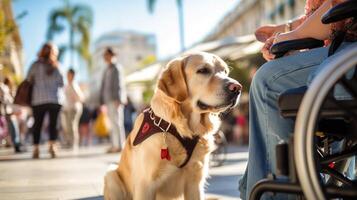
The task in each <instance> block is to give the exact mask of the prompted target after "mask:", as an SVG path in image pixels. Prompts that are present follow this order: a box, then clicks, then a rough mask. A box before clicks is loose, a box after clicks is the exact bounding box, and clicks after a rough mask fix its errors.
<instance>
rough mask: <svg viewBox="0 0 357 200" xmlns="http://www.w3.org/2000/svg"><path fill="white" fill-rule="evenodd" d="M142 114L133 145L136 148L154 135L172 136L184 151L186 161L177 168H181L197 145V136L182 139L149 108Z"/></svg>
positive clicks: (173, 128)
mask: <svg viewBox="0 0 357 200" xmlns="http://www.w3.org/2000/svg"><path fill="white" fill-rule="evenodd" d="M143 114H144V120H143V122H142V123H141V126H140V129H139V132H138V134H137V135H136V137H135V139H134V142H133V145H134V146H136V145H138V144H140V143H142V142H143V141H144V140H146V139H147V138H149V137H150V136H152V135H154V134H157V133H164V134H165V133H169V134H171V135H173V136H174V137H175V138H176V139H177V140H178V141H179V142H180V143H181V145H182V147H183V148H184V149H185V150H186V159H185V160H184V162H183V163H182V164H181V165H180V166H179V168H183V167H184V166H185V165H186V164H187V163H188V161H189V160H190V158H191V156H192V153H193V150H194V149H195V147H196V144H197V143H198V139H199V137H198V136H194V137H192V138H187V137H182V136H181V135H180V134H179V133H178V131H177V129H176V127H175V126H174V125H173V124H172V123H170V122H167V121H166V120H164V119H162V118H161V117H158V116H156V115H155V113H154V111H153V110H152V109H151V108H148V109H146V110H144V111H143ZM166 151H167V149H166ZM165 153H166V154H167V156H169V154H168V152H165ZM161 156H162V155H161ZM168 160H169V159H168Z"/></svg>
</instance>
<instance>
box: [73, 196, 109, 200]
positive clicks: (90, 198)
mask: <svg viewBox="0 0 357 200" xmlns="http://www.w3.org/2000/svg"><path fill="white" fill-rule="evenodd" d="M102 199H103V196H95V197H86V198H80V199H78V200H102Z"/></svg>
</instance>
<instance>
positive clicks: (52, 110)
mask: <svg viewBox="0 0 357 200" xmlns="http://www.w3.org/2000/svg"><path fill="white" fill-rule="evenodd" d="M57 57H58V48H57V46H56V45H54V44H52V43H46V44H44V45H43V47H42V49H41V51H40V52H39V54H38V59H37V61H35V62H34V63H33V64H32V65H31V68H30V70H29V72H28V75H27V80H28V81H30V82H31V83H32V84H33V88H32V98H31V107H32V113H33V117H34V119H35V122H34V125H33V127H32V131H33V144H34V150H33V156H32V157H33V158H35V159H36V158H39V155H40V151H39V143H40V137H41V129H42V123H43V119H44V117H45V115H46V113H49V133H50V137H49V139H50V141H49V153H50V155H51V157H52V158H55V157H56V152H55V148H54V144H55V142H56V140H57V134H58V133H57V118H58V114H59V111H60V110H61V104H60V96H61V95H60V92H61V88H62V87H63V76H62V74H61V72H60V70H59V69H58V68H59V63H58V60H57Z"/></svg>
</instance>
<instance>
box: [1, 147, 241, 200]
mask: <svg viewBox="0 0 357 200" xmlns="http://www.w3.org/2000/svg"><path fill="white" fill-rule="evenodd" d="M106 148H107V146H95V147H89V148H82V149H80V150H79V151H78V152H73V151H69V150H59V152H58V158H56V159H51V158H50V155H49V154H48V153H47V149H46V147H45V146H43V147H42V148H41V159H39V160H33V159H31V152H27V153H23V154H16V155H15V154H13V153H12V149H0V199H1V200H7V199H9V200H10V199H11V200H14V199H21V200H27V199H32V200H45V199H46V200H47V199H82V200H98V199H103V196H102V194H103V193H102V188H103V176H104V174H105V172H106V171H107V170H108V169H109V168H110V167H111V166H113V165H114V164H115V163H116V162H117V161H118V160H119V154H105V153H104V152H105V150H106ZM247 159H248V152H247V148H246V147H235V146H232V145H230V146H229V147H228V154H227V158H226V161H225V162H224V164H223V165H222V166H220V167H213V168H211V169H210V178H209V179H208V184H207V186H206V191H205V192H206V194H207V195H206V199H207V200H215V199H219V200H230V199H239V198H238V197H239V192H238V190H237V188H238V179H239V178H240V177H241V176H242V175H243V172H244V169H245V167H246V164H247Z"/></svg>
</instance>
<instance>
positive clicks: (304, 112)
mask: <svg viewBox="0 0 357 200" xmlns="http://www.w3.org/2000/svg"><path fill="white" fill-rule="evenodd" d="M351 47H352V48H351V49H349V51H345V53H344V54H340V55H339V56H336V58H335V59H334V60H332V62H331V63H330V64H329V65H328V66H326V68H325V69H324V71H322V72H321V73H320V74H319V76H317V77H316V78H315V79H314V81H313V82H312V84H311V85H310V87H309V89H308V91H307V93H306V94H305V96H304V98H303V101H302V103H301V106H300V109H299V112H298V115H297V119H296V124H295V133H294V157H295V165H296V170H297V174H298V179H299V181H300V184H301V187H302V190H303V192H304V195H305V197H306V198H307V199H328V198H344V197H354V198H355V197H356V196H355V195H356V191H357V182H356V180H351V179H349V178H348V177H346V176H345V174H344V172H345V170H346V166H348V164H349V162H350V160H351V159H350V158H351V157H353V156H356V155H357V153H356V152H357V145H356V144H357V142H356V141H357V139H356V138H357V136H356V135H357V107H356V103H357V102H356V101H357V69H356V65H357V45H356V44H353V46H351ZM353 70H354V74H353V76H352V78H351V77H348V76H347V74H348V75H350V74H351V73H350V72H351V71H352V72H353ZM337 84H338V85H339V86H338V87H341V86H342V88H343V89H344V90H345V91H346V92H347V93H348V94H349V96H350V97H351V98H350V99H349V100H340V99H336V98H335V96H334V95H333V91H334V88H336V85H337ZM321 123H325V125H326V126H327V127H329V128H335V129H336V127H338V123H341V124H342V125H341V127H345V125H347V126H348V128H345V129H344V128H342V130H335V131H330V132H329V131H327V132H329V133H328V134H326V133H325V132H324V131H322V132H321V130H320V129H321V127H322V125H321ZM333 123H337V125H334V124H333ZM336 132H340V133H339V134H336ZM347 132H348V133H347ZM316 133H318V134H316ZM330 133H331V134H330ZM334 141H340V142H339V143H341V145H340V146H341V147H342V148H343V150H341V151H340V152H338V153H335V152H333V151H331V145H332V143H333V142H334ZM344 195H345V196H344Z"/></svg>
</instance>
